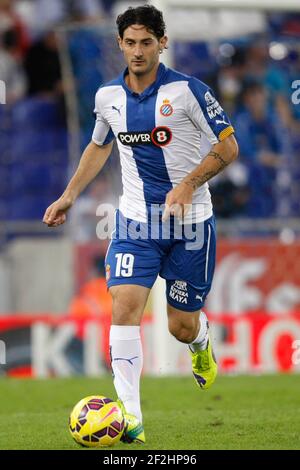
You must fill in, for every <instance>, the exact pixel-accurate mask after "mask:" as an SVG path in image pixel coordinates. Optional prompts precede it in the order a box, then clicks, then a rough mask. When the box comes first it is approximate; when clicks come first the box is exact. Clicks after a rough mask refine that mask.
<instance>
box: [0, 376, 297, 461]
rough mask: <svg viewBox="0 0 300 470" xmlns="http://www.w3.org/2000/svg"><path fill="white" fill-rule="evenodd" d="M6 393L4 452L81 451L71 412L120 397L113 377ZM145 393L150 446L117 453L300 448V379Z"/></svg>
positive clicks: (166, 386) (171, 382) (19, 384)
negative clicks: (88, 399)
mask: <svg viewBox="0 0 300 470" xmlns="http://www.w3.org/2000/svg"><path fill="white" fill-rule="evenodd" d="M0 389H1V401H0V449H77V450H81V449H82V448H81V447H79V446H78V445H77V444H76V443H75V442H74V441H73V440H72V438H71V436H70V434H69V431H68V425H67V423H68V416H69V413H70V411H71V409H72V408H73V406H74V405H75V403H77V402H78V401H79V400H80V399H81V398H83V397H85V396H87V395H92V394H102V395H106V396H108V397H112V398H113V397H115V394H114V389H113V385H112V379H111V377H104V378H99V379H87V378H82V377H80V378H72V379H51V380H25V379H21V380H16V379H6V378H2V379H1V380H0ZM141 389H142V406H143V413H144V425H145V432H146V438H147V442H146V444H145V445H143V446H139V445H136V444H130V445H129V444H123V443H120V444H118V445H116V446H115V447H114V448H113V449H116V450H117V449H122V450H126V449H130V450H135V449H141V448H143V449H151V450H163V449H164V450H167V449H170V450H172V449H178V450H179V449H180V450H181V449H193V450H201V449H299V448H300V439H299V436H300V392H299V390H300V377H299V376H297V375H268V376H266V375H265V376H236V377H235V376H234V377H229V376H223V377H218V380H217V382H216V383H215V385H214V386H213V387H212V388H211V389H210V390H208V391H202V390H200V389H198V387H197V386H196V385H195V383H194V381H193V379H192V378H190V377H181V378H173V377H172V378H149V377H144V378H143V379H142V386H141ZM83 450H84V451H85V452H89V451H90V452H91V451H92V450H88V449H83ZM100 452H101V450H100Z"/></svg>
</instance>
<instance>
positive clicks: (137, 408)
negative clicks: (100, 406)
mask: <svg viewBox="0 0 300 470" xmlns="http://www.w3.org/2000/svg"><path fill="white" fill-rule="evenodd" d="M109 344H110V355H111V366H112V370H113V375H114V386H115V389H116V392H117V395H118V397H119V398H120V399H121V400H122V402H123V403H124V406H125V409H126V411H127V412H128V413H131V414H134V415H135V416H136V417H137V418H138V419H139V420H140V421H142V412H141V404H140V376H141V372H142V367H143V351H142V344H141V335H140V327H139V326H119V325H112V326H111V328H110V336H109Z"/></svg>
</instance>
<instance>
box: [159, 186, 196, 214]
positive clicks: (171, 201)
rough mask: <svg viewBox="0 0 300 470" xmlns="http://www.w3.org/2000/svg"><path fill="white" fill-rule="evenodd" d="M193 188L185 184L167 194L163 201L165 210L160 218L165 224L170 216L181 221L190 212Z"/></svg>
mask: <svg viewBox="0 0 300 470" xmlns="http://www.w3.org/2000/svg"><path fill="white" fill-rule="evenodd" d="M193 192H194V190H193V188H192V187H191V186H188V185H187V184H186V183H185V182H181V183H180V184H179V185H178V186H176V187H175V188H173V189H172V190H171V191H169V192H168V194H167V196H166V201H165V210H164V213H163V216H162V220H163V222H165V221H166V220H167V219H168V217H169V216H170V215H175V216H176V217H178V218H179V219H182V218H183V217H184V216H185V215H186V214H187V213H188V212H189V210H190V208H191V204H192V199H193Z"/></svg>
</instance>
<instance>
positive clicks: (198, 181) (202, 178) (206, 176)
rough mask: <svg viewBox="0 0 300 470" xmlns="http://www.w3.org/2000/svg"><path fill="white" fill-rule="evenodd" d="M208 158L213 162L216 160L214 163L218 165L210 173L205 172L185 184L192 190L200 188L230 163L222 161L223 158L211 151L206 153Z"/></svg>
mask: <svg viewBox="0 0 300 470" xmlns="http://www.w3.org/2000/svg"><path fill="white" fill-rule="evenodd" d="M208 157H213V158H214V160H216V162H217V163H218V166H216V167H215V168H214V169H211V170H210V171H206V172H205V173H203V174H202V175H199V176H194V177H192V178H191V179H190V180H189V181H186V182H185V183H186V184H187V185H188V186H192V188H193V189H194V190H196V189H197V188H199V187H200V186H202V185H203V184H204V183H206V181H208V180H210V179H211V178H212V177H213V176H216V175H217V174H218V173H220V172H221V171H222V170H224V168H225V167H226V166H227V165H228V164H229V163H230V162H226V160H224V158H223V157H222V156H221V155H220V154H219V153H218V152H214V151H213V150H212V151H210V152H209V153H208V155H207V157H206V158H208Z"/></svg>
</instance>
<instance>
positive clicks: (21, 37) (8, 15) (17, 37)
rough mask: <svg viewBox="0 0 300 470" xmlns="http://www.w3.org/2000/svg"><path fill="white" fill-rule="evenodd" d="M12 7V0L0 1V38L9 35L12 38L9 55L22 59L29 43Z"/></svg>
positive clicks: (13, 4) (22, 25)
mask: <svg viewBox="0 0 300 470" xmlns="http://www.w3.org/2000/svg"><path fill="white" fill-rule="evenodd" d="M14 6H15V1H14V0H0V37H1V36H2V35H3V34H9V35H10V37H11V38H13V42H12V44H11V48H10V54H12V55H13V56H14V57H15V58H16V59H19V58H22V57H24V55H25V53H26V51H27V49H28V47H29V43H30V41H29V36H28V33H27V30H26V27H25V25H24V24H23V22H22V21H21V19H20V18H19V16H18V15H17V14H16V13H15V10H14ZM6 41H8V39H6ZM12 46H13V47H12Z"/></svg>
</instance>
